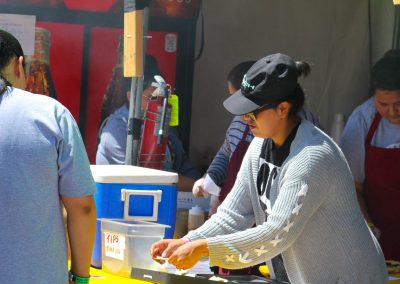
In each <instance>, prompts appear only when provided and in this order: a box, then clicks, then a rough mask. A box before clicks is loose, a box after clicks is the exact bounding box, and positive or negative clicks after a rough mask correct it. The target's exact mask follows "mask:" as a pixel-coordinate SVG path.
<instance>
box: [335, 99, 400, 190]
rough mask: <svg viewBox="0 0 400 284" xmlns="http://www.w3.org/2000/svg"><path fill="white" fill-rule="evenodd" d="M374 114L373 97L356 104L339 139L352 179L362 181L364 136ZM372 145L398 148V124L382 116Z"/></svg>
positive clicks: (399, 143)
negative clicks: (358, 104)
mask: <svg viewBox="0 0 400 284" xmlns="http://www.w3.org/2000/svg"><path fill="white" fill-rule="evenodd" d="M375 114H376V108H375V103H374V98H370V99H369V100H367V101H366V102H364V103H363V104H361V105H360V106H358V107H357V108H356V109H355V110H354V111H353V113H352V114H351V115H350V117H349V119H348V121H347V123H346V126H345V128H344V130H343V134H342V137H341V139H340V143H339V144H340V147H341V148H342V151H343V153H344V155H345V156H346V159H347V161H348V163H349V166H350V169H351V171H352V173H353V176H354V180H355V181H356V182H359V183H362V182H364V179H365V165H364V161H365V146H364V143H365V138H366V137H367V134H368V131H369V128H370V127H371V124H372V121H373V119H374V117H375ZM371 145H372V146H376V147H381V148H400V125H396V124H393V123H390V122H389V121H388V120H386V119H385V118H383V117H382V119H381V121H380V123H379V125H378V128H377V129H376V131H375V135H374V136H373V138H372V141H371Z"/></svg>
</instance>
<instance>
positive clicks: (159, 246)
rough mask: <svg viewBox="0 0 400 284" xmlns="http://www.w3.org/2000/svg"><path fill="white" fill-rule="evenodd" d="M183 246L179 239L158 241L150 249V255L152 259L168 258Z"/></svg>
mask: <svg viewBox="0 0 400 284" xmlns="http://www.w3.org/2000/svg"><path fill="white" fill-rule="evenodd" d="M183 244H185V242H184V241H183V240H181V239H165V240H160V241H158V242H156V243H154V244H152V245H151V247H150V254H151V257H152V258H156V257H157V256H161V257H164V258H165V257H169V256H170V255H171V254H172V253H173V252H174V251H175V250H176V249H178V248H179V247H180V246H182V245H183Z"/></svg>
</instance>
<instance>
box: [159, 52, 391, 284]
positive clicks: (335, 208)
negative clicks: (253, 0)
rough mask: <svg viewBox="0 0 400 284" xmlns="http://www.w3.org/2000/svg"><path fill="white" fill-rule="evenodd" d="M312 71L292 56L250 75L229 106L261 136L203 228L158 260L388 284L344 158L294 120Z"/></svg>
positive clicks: (294, 279) (262, 63)
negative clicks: (301, 80) (205, 261)
mask: <svg viewBox="0 0 400 284" xmlns="http://www.w3.org/2000/svg"><path fill="white" fill-rule="evenodd" d="M309 70H310V67H309V65H308V64H307V63H306V62H295V61H293V60H292V59H291V58H290V57H289V56H287V55H284V54H273V55H269V56H266V57H264V58H262V59H260V60H259V61H257V62H256V63H255V64H254V65H253V66H252V67H251V68H250V69H249V71H248V72H247V73H246V75H245V77H244V79H243V82H242V86H241V90H239V91H238V92H236V93H235V94H234V95H232V96H230V97H229V98H228V99H227V100H225V102H224V106H225V108H226V109H227V110H228V111H229V112H231V113H233V114H235V115H242V117H243V119H244V120H245V121H246V122H247V123H248V124H249V126H250V127H251V130H252V132H253V134H254V135H255V136H256V138H255V139H254V140H253V141H252V143H251V145H250V147H249V149H248V151H247V153H246V156H245V157H244V160H243V163H242V166H241V169H240V171H239V173H238V177H237V179H236V182H235V185H234V186H233V188H232V191H231V192H230V193H229V195H228V196H227V197H226V199H225V201H224V202H223V203H222V204H221V206H220V207H219V208H218V211H217V213H216V214H214V215H213V216H212V217H211V218H210V219H209V220H208V221H207V222H206V223H205V224H204V225H203V226H201V227H200V228H198V229H197V230H194V231H191V232H189V233H188V235H187V236H185V237H184V238H182V239H180V240H161V241H159V242H157V243H155V244H153V246H152V248H151V254H152V255H153V257H156V256H159V255H161V256H163V257H169V259H168V261H169V262H170V263H172V264H174V265H175V266H176V267H177V268H181V269H187V268H190V267H192V266H193V265H194V264H195V263H196V262H197V261H198V260H199V259H200V258H202V257H204V256H209V258H210V265H212V266H220V267H224V268H229V269H237V268H243V267H247V266H251V265H255V264H258V263H262V262H267V264H268V266H269V269H270V272H271V275H272V278H275V279H278V280H289V281H290V282H291V283H307V284H309V283H318V284H320V283H351V284H353V283H373V284H377V283H387V281H388V276H387V272H386V266H385V262H384V258H383V254H382V251H381V249H380V247H379V244H378V242H377V240H376V239H375V237H374V236H373V234H372V233H371V231H370V230H369V228H368V226H367V224H366V222H365V220H364V219H363V216H362V214H361V211H360V208H359V206H358V203H357V198H356V194H355V189H354V183H353V178H352V175H351V172H350V170H349V167H348V165H347V162H346V160H345V158H344V156H343V154H342V152H341V151H340V149H339V148H338V146H337V145H336V144H335V143H334V142H333V141H332V139H330V138H329V137H328V136H327V135H326V134H325V133H323V132H322V131H321V130H319V129H318V128H316V127H315V126H313V125H312V124H311V123H309V122H307V121H306V120H301V119H300V118H299V117H298V116H297V115H296V113H297V112H298V110H299V109H300V108H301V107H302V106H303V103H304V93H303V91H302V89H301V87H300V85H299V84H298V82H297V79H298V77H299V76H300V75H307V74H308V72H309ZM254 223H255V224H256V225H257V226H256V227H252V226H253V224H254Z"/></svg>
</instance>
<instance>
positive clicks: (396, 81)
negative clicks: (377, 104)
mask: <svg viewBox="0 0 400 284" xmlns="http://www.w3.org/2000/svg"><path fill="white" fill-rule="evenodd" d="M377 89H379V90H387V91H398V90H400V57H398V56H384V57H383V58H381V59H380V60H378V62H376V63H375V65H374V66H373V67H372V71H371V93H372V94H374V93H375V91H376V90H377Z"/></svg>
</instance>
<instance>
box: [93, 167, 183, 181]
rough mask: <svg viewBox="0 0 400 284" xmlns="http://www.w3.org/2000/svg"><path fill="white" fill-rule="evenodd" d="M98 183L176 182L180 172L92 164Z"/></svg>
mask: <svg viewBox="0 0 400 284" xmlns="http://www.w3.org/2000/svg"><path fill="white" fill-rule="evenodd" d="M90 169H91V171H92V175H93V178H94V180H95V182H97V183H126V184H176V183H178V174H176V173H171V172H167V171H160V170H154V169H149V168H143V167H137V166H130V165H91V166H90Z"/></svg>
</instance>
